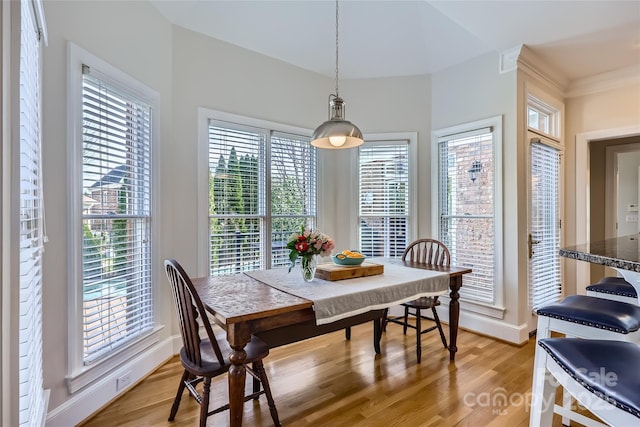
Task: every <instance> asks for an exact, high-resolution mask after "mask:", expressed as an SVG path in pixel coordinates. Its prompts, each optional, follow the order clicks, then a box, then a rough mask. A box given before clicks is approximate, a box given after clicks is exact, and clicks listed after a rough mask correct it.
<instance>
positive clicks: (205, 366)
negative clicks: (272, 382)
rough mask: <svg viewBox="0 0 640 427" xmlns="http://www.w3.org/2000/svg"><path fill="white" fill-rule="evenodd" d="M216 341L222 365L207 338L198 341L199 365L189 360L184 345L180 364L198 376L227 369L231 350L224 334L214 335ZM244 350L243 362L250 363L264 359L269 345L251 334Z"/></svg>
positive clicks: (210, 374) (214, 374) (217, 373)
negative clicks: (221, 357) (222, 358)
mask: <svg viewBox="0 0 640 427" xmlns="http://www.w3.org/2000/svg"><path fill="white" fill-rule="evenodd" d="M216 341H218V346H219V347H220V352H221V353H222V355H223V357H224V362H225V363H224V364H223V365H221V364H220V363H219V362H218V358H217V357H216V355H215V353H214V351H213V346H212V345H211V342H210V341H209V339H208V338H207V339H203V340H202V341H201V342H200V355H201V357H202V362H201V364H200V366H198V365H196V364H195V363H193V362H191V361H190V360H189V358H188V357H187V355H186V353H185V349H184V347H183V348H182V349H181V350H180V361H181V362H182V366H184V367H185V368H186V369H189V370H190V371H193V372H194V373H195V374H196V375H200V376H217V375H220V374H223V373H224V372H226V371H228V370H229V367H230V366H231V362H230V361H229V355H230V354H231V352H232V351H233V350H232V349H231V347H230V346H229V342H228V341H227V336H226V334H219V335H216ZM244 350H245V351H246V353H247V358H246V359H245V361H244V363H245V364H250V363H253V362H255V361H258V360H261V359H264V358H265V357H267V356H268V355H269V347H268V346H267V344H266V343H265V342H264V341H262V340H261V339H260V338H258V337H256V336H251V341H250V342H249V343H247V345H246V346H245V348H244Z"/></svg>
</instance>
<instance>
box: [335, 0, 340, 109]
mask: <svg viewBox="0 0 640 427" xmlns="http://www.w3.org/2000/svg"><path fill="white" fill-rule="evenodd" d="M338 17H339V14H338V0H336V97H337V98H339V97H340V94H339V93H338Z"/></svg>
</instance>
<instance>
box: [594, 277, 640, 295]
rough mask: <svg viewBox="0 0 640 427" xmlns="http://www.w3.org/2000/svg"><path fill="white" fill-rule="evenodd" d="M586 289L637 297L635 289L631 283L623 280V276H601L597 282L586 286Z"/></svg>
mask: <svg viewBox="0 0 640 427" xmlns="http://www.w3.org/2000/svg"><path fill="white" fill-rule="evenodd" d="M587 290H588V291H592V292H600V293H603V294H609V295H619V296H622V297H629V298H638V293H637V292H636V289H635V288H634V287H633V285H632V284H631V283H629V282H627V281H626V280H624V278H623V277H603V278H602V279H600V281H598V283H594V284H593V285H589V286H587Z"/></svg>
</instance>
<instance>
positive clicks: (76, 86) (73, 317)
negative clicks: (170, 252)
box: [66, 43, 163, 393]
mask: <svg viewBox="0 0 640 427" xmlns="http://www.w3.org/2000/svg"><path fill="white" fill-rule="evenodd" d="M67 56H68V66H69V69H68V74H67V112H68V114H67V133H68V135H69V145H68V151H67V165H68V169H67V170H68V172H67V188H68V189H69V190H70V191H68V192H67V197H68V223H67V226H68V236H67V238H68V242H69V243H68V266H67V268H68V278H69V281H68V282H69V288H68V316H69V317H68V334H67V335H68V340H69V341H68V366H67V370H68V372H67V377H66V379H67V386H68V389H69V392H70V393H75V392H76V391H78V390H80V389H81V388H83V387H84V386H86V385H88V384H89V383H91V382H92V381H94V380H96V379H98V378H100V377H103V376H104V375H105V374H107V373H108V372H110V371H111V370H113V369H115V368H116V367H117V366H119V365H121V364H122V363H123V362H124V361H126V360H129V359H131V358H132V357H134V356H135V355H137V354H139V353H140V352H142V351H143V350H144V349H146V348H148V347H149V346H151V345H153V344H154V343H156V342H158V341H159V333H160V331H161V330H162V329H163V326H162V325H159V324H158V318H159V317H158V307H159V293H160V292H158V291H157V290H156V289H154V292H153V302H152V304H153V318H154V325H155V326H154V328H153V330H152V331H151V332H150V333H149V334H147V335H146V336H144V337H142V338H141V339H139V340H137V341H134V342H132V343H131V344H129V345H125V346H123V347H122V348H121V349H119V350H117V351H115V352H114V354H113V355H110V356H108V357H106V358H104V359H103V360H101V361H98V362H96V363H94V364H92V365H90V366H85V365H84V361H83V356H82V283H83V282H82V233H81V227H80V226H79V224H81V221H82V215H81V213H82V198H81V194H80V191H76V189H77V187H78V183H79V182H81V180H82V108H81V107H82V64H86V65H89V66H90V67H95V68H97V69H99V70H101V71H102V72H103V73H106V74H108V75H109V76H111V77H112V78H113V79H114V81H118V82H121V83H122V84H124V85H125V86H127V87H129V88H134V90H136V91H137V95H138V96H139V97H141V98H143V99H145V100H146V101H147V102H149V104H150V105H151V106H152V116H151V121H152V123H151V129H152V141H151V144H152V146H153V147H152V150H151V162H152V165H151V197H152V206H151V217H152V221H151V236H152V237H151V253H152V257H151V262H152V265H151V275H152V278H151V282H152V283H153V284H154V286H159V285H158V283H159V282H160V281H159V280H158V277H157V271H158V270H159V268H156V265H155V263H156V258H157V256H154V255H153V254H159V253H160V248H161V244H160V233H159V232H158V231H159V230H158V225H159V224H160V221H161V220H160V209H159V207H160V197H159V196H160V192H159V188H158V185H156V183H159V182H160V171H159V167H158V165H159V164H160V155H159V151H160V149H159V147H160V123H159V115H160V96H159V94H158V92H156V91H155V90H153V89H151V88H150V87H148V86H145V85H144V84H142V83H140V82H138V81H137V80H135V79H134V78H132V77H130V76H129V75H127V74H125V73H124V72H122V71H120V70H118V69H117V68H115V67H114V66H112V65H110V64H108V63H107V62H105V61H103V60H101V59H100V58H98V57H96V56H94V55H93V54H91V53H90V52H88V51H86V50H84V49H82V48H80V47H79V46H77V45H75V44H73V43H68V45H67Z"/></svg>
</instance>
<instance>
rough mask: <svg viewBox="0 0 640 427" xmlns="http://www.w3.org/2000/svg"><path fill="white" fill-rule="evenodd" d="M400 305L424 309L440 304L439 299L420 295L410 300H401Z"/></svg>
mask: <svg viewBox="0 0 640 427" xmlns="http://www.w3.org/2000/svg"><path fill="white" fill-rule="evenodd" d="M402 305H404V306H406V307H409V308H419V309H421V310H422V309H426V308H431V307H436V306H438V305H440V300H438V299H437V298H433V297H421V298H418V299H414V300H412V301H407V302H403V303H402Z"/></svg>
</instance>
